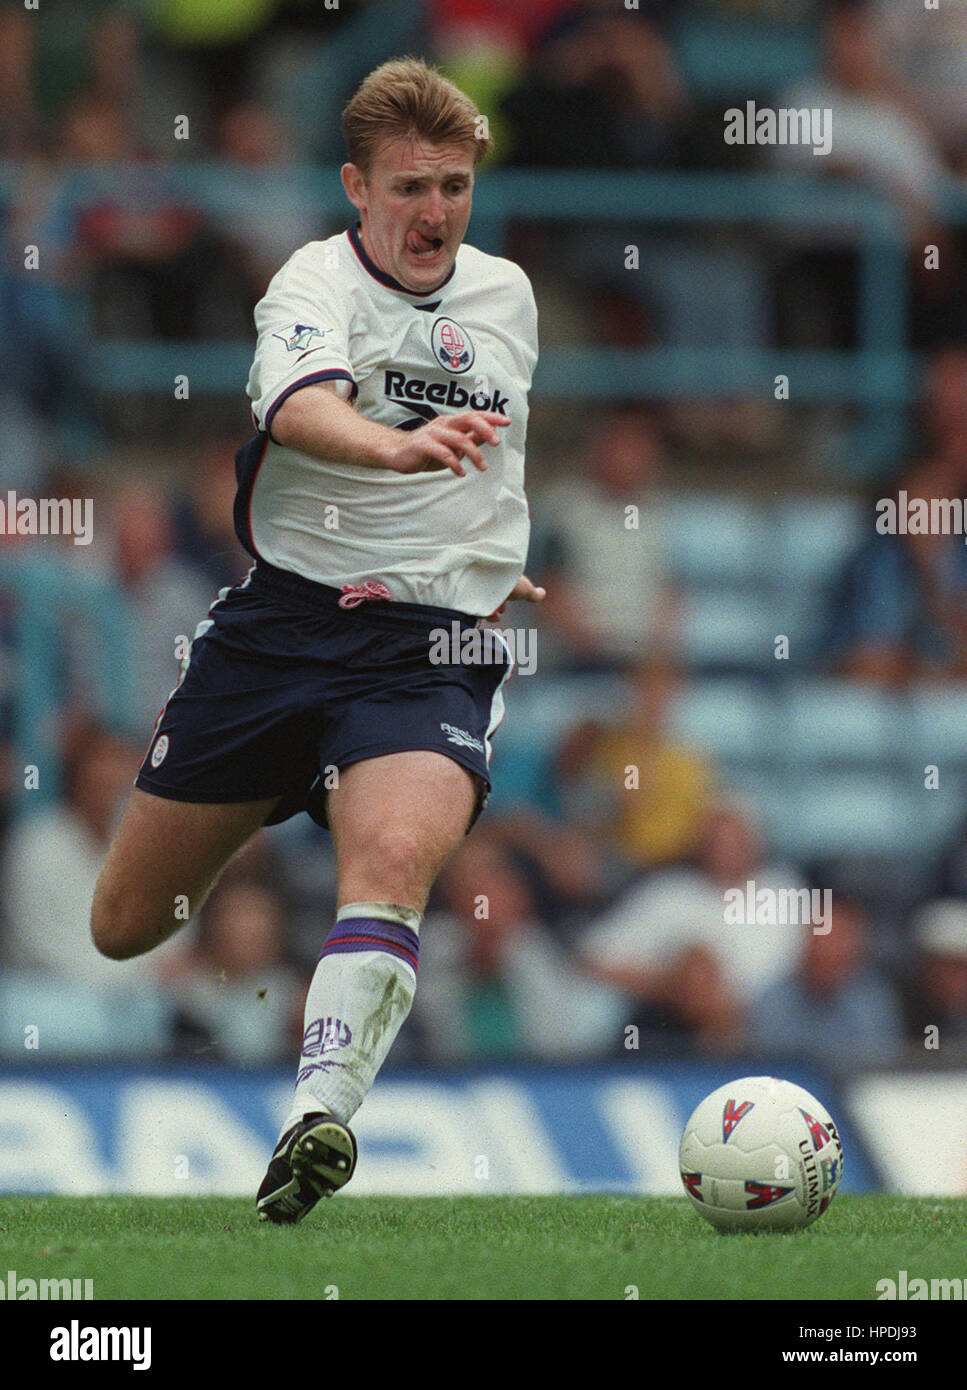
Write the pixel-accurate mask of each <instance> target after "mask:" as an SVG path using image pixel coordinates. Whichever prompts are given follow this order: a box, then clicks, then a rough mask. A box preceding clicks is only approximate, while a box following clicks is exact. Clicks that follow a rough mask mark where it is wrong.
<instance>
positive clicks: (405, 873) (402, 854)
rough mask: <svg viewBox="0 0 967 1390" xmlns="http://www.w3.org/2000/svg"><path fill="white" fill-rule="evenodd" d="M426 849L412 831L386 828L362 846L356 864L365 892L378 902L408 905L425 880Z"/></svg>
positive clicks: (416, 832) (401, 827)
mask: <svg viewBox="0 0 967 1390" xmlns="http://www.w3.org/2000/svg"><path fill="white" fill-rule="evenodd" d="M426 860H427V853H426V846H425V845H424V844H423V842H422V840H421V838H420V835H419V833H418V831H417V830H416V829H410V828H408V827H404V826H399V827H392V826H386V827H384V828H383V829H381V830H380V832H379V833H378V834H377V835H374V836H373V837H372V839H371V840H370V841H369V842H368V844H367V846H366V852H365V855H364V856H362V861H363V862H362V863H361V864H360V865H359V868H360V870H361V872H362V873H363V874H364V875H365V877H366V879H367V882H368V884H369V888H368V892H369V893H370V895H373V894H375V895H376V897H377V899H378V901H380V902H410V901H412V900H413V898H414V895H415V896H419V895H420V894H421V893H422V892H423V890H424V887H425V886H426V880H427V877H428V873H429V870H428V867H427V863H426Z"/></svg>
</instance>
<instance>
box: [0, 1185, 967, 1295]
mask: <svg viewBox="0 0 967 1390" xmlns="http://www.w3.org/2000/svg"><path fill="white" fill-rule="evenodd" d="M0 1251H2V1263H3V1264H4V1265H5V1267H6V1270H16V1273H17V1277H18V1278H23V1277H29V1278H32V1279H38V1280H39V1279H42V1278H55V1277H56V1278H67V1277H75V1278H88V1279H93V1281H94V1297H95V1299H323V1298H326V1297H330V1298H331V1297H338V1298H339V1299H341V1300H342V1299H615V1300H621V1299H625V1298H627V1297H629V1296H630V1295H629V1293H628V1292H627V1291H628V1288H629V1286H632V1285H633V1286H634V1287H635V1288H636V1289H637V1290H638V1296H639V1297H640V1298H641V1299H744V1300H749V1299H790V1300H791V1299H812V1298H818V1299H853V1298H856V1299H875V1298H876V1283H877V1280H879V1279H883V1278H894V1279H895V1278H896V1277H897V1273H898V1271H899V1270H900V1269H905V1270H907V1271H908V1274H909V1277H910V1278H911V1279H912V1278H914V1277H925V1278H931V1277H935V1278H938V1277H945V1278H953V1277H956V1278H965V1279H967V1259H965V1251H967V1200H958V1199H949V1200H941V1199H929V1200H928V1199H916V1198H900V1197H887V1196H882V1195H877V1196H862V1197H859V1196H857V1197H850V1196H842V1195H841V1196H839V1197H838V1198H837V1199H836V1201H835V1202H834V1203H833V1204H832V1206H831V1207H830V1209H829V1211H827V1212H826V1213H825V1214H824V1215H823V1216H822V1217H821V1218H820V1220H819V1221H818V1222H817V1223H816V1224H815V1225H814V1226H812V1227H810V1228H809V1229H808V1230H806V1231H802V1232H798V1233H793V1234H776V1235H759V1236H754V1235H724V1236H723V1235H719V1234H717V1233H716V1232H715V1231H713V1230H712V1228H711V1227H709V1226H707V1225H706V1224H705V1222H703V1221H701V1220H700V1219H699V1218H698V1217H697V1216H696V1215H695V1214H694V1213H693V1212H692V1211H691V1209H690V1208H689V1207H688V1206H687V1204H686V1202H685V1200H684V1198H674V1197H653V1198H632V1197H609V1196H587V1197H470V1198H458V1199H448V1198H439V1197H436V1198H393V1197H386V1198H351V1197H348V1196H344V1197H337V1198H335V1199H333V1200H331V1201H328V1202H322V1203H320V1205H319V1206H318V1207H317V1208H316V1209H315V1210H314V1211H313V1212H312V1213H311V1214H310V1215H309V1216H308V1217H307V1218H306V1220H305V1221H304V1222H303V1223H302V1224H301V1225H299V1226H296V1227H275V1226H266V1225H259V1224H258V1223H257V1222H256V1219H255V1212H254V1208H253V1205H252V1203H251V1202H249V1201H246V1200H242V1199H234V1198H207V1197H197V1198H145V1197H111V1198H70V1197H19V1196H8V1197H0ZM0 1275H4V1271H2V1270H0ZM334 1290H337V1291H338V1292H337V1293H335V1292H334Z"/></svg>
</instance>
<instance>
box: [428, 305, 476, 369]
mask: <svg viewBox="0 0 967 1390" xmlns="http://www.w3.org/2000/svg"><path fill="white" fill-rule="evenodd" d="M430 346H431V347H432V349H433V356H434V357H435V358H436V360H437V361H438V362H439V363H440V365H441V366H442V367H446V369H447V371H448V372H454V373H456V374H458V375H459V373H461V372H466V371H469V370H470V368H471V367H472V366H473V358H474V351H473V343H472V342H471V341H470V334H469V333H468V332H467V330H466V329H465V328H461V327H460V325H459V324H458V323H454V321H453V319H437V320H436V321H435V323H434V325H433V329H432V331H431V333H430Z"/></svg>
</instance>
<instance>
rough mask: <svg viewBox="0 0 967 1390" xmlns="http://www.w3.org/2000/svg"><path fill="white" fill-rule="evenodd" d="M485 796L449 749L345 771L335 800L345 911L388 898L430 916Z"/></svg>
mask: <svg viewBox="0 0 967 1390" xmlns="http://www.w3.org/2000/svg"><path fill="white" fill-rule="evenodd" d="M477 795H478V792H477V786H476V784H475V782H474V779H473V777H472V776H471V775H470V773H469V772H468V771H467V769H466V768H465V767H463V766H461V764H460V763H457V762H454V760H453V759H452V758H448V757H446V756H445V755H444V754H442V753H434V752H430V751H423V750H418V751H415V752H407V753H389V754H387V755H386V756H385V757H382V758H368V759H366V761H365V762H360V763H354V764H353V765H352V766H350V767H347V768H344V769H343V770H342V771H341V772H340V774H339V785H338V787H334V788H333V789H332V791H330V793H329V798H328V818H329V826H330V829H331V830H332V836H333V843H334V845H335V849H336V868H337V876H338V877H337V882H338V893H339V899H338V906H339V908H342V907H343V906H345V905H346V904H347V903H353V902H369V901H383V900H386V901H389V902H395V903H401V904H402V905H403V906H405V907H408V908H411V909H412V910H413V911H415V912H418V913H422V911H423V909H424V907H425V906H426V900H427V897H428V896H429V893H430V889H431V888H432V886H433V883H434V880H435V879H436V877H437V874H438V873H439V872H440V870H441V869H442V867H443V865H444V863H445V862H446V860H447V859H449V857H450V855H451V854H453V853H454V851H455V850H456V849H457V848H458V847H459V846H460V845H461V844H462V843H463V839H464V836H465V835H466V833H467V826H468V825H469V823H470V818H471V816H472V815H473V811H474V807H475V806H476V802H477Z"/></svg>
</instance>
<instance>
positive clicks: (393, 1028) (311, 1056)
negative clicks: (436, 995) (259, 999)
mask: <svg viewBox="0 0 967 1390" xmlns="http://www.w3.org/2000/svg"><path fill="white" fill-rule="evenodd" d="M421 920H422V919H421V916H420V913H418V912H416V911H414V909H413V908H409V907H402V906H400V904H398V903H347V905H346V906H345V907H342V908H340V909H339V912H338V913H337V914H336V925H335V926H334V927H333V929H332V931H331V932H330V934H329V937H328V939H327V941H326V944H325V946H323V948H322V954H321V955H320V957H319V963H318V965H317V966H316V971H315V974H314V975H313V977H312V981H311V983H310V985H309V993H308V995H307V996H306V1011H305V1031H304V1034H303V1039H302V1056H301V1058H300V1060H299V1074H298V1076H297V1078H296V1087H295V1096H294V1098H293V1101H292V1108H291V1109H290V1111H289V1114H288V1117H287V1118H286V1121H285V1124H284V1125H283V1126H282V1133H283V1134H284V1133H285V1131H286V1130H287V1129H289V1128H290V1127H291V1126H292V1125H293V1124H295V1123H296V1121H298V1120H301V1119H302V1117H303V1115H306V1114H308V1113H309V1112H310V1111H312V1110H326V1111H328V1112H329V1113H330V1114H331V1115H334V1116H335V1117H336V1119H337V1120H341V1121H342V1122H343V1123H344V1124H345V1123H346V1122H347V1121H348V1120H349V1119H350V1117H351V1116H352V1115H353V1114H355V1112H356V1111H357V1110H358V1109H359V1106H360V1105H361V1104H362V1101H363V1097H364V1096H365V1095H366V1092H367V1091H368V1090H369V1088H370V1086H372V1084H373V1081H374V1080H375V1078H376V1073H377V1072H378V1071H379V1069H380V1067H381V1066H382V1065H383V1062H384V1061H385V1059H386V1054H387V1053H388V1052H389V1050H390V1047H391V1046H392V1044H393V1040H394V1038H395V1037H396V1035H397V1033H398V1032H399V1030H400V1027H401V1026H402V1024H403V1020H404V1019H405V1018H406V1016H407V1014H408V1013H409V1011H410V1005H411V1004H412V1003H413V995H414V993H415V991H416V970H417V963H418V960H419V953H420V936H419V932H420V922H421Z"/></svg>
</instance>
